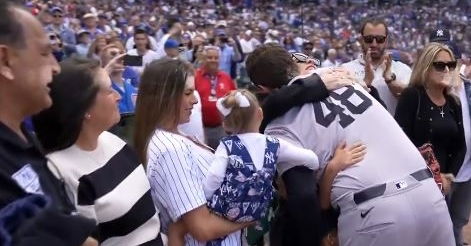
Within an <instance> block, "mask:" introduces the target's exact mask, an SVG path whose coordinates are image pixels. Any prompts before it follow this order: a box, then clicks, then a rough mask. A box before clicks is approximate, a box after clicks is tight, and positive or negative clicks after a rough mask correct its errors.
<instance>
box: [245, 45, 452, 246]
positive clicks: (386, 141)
mask: <svg viewBox="0 0 471 246" xmlns="http://www.w3.org/2000/svg"><path fill="white" fill-rule="evenodd" d="M270 49H277V48H273V46H261V47H259V48H257V49H256V50H255V51H254V53H253V54H252V56H253V57H252V61H251V64H250V66H251V67H252V69H253V68H256V67H257V64H260V66H261V67H263V66H264V65H265V64H266V63H270V61H269V58H270V57H269V56H267V55H266V54H268V52H270V51H271V50H270ZM272 51H274V50H272ZM272 53H273V52H272ZM278 53H279V51H278ZM278 55H279V57H278V59H283V58H282V57H280V54H278ZM289 55H290V54H289V53H286V56H289ZM270 64H271V63H270ZM271 66H272V70H273V71H280V70H281V69H283V67H280V68H278V67H273V64H271ZM264 73H269V71H266V70H265V71H264ZM291 73H292V71H291ZM268 76H269V75H268ZM251 78H252V80H253V82H254V83H255V84H258V85H260V86H263V87H269V86H270V84H269V81H268V83H267V80H263V78H262V77H260V76H251ZM254 78H255V79H254ZM257 80H258V81H257ZM273 88H275V87H273ZM265 133H267V134H270V135H274V136H277V137H281V138H284V139H286V140H288V141H291V142H292V143H295V144H298V145H299V146H302V147H304V148H307V149H311V150H313V151H314V152H315V153H316V154H317V155H318V157H319V164H320V165H321V167H325V166H326V164H327V163H328V161H329V160H330V158H331V157H332V155H333V153H334V150H335V148H336V146H338V145H339V144H340V143H341V142H342V141H346V142H347V144H348V145H351V144H354V143H356V142H362V143H363V144H365V145H366V146H367V149H368V151H367V154H366V156H365V158H364V160H363V161H361V162H360V163H358V164H356V165H353V166H351V167H349V168H347V169H345V170H343V171H341V172H340V173H339V174H338V175H337V177H336V178H335V180H334V183H333V185H332V193H331V204H332V206H333V207H334V208H338V209H340V216H339V221H338V232H339V233H338V235H339V241H340V245H352V246H367V245H381V246H389V245H391V246H392V245H404V246H421V245H424V246H425V245H427V246H435V245H436V246H448V245H450V246H451V245H454V244H455V242H454V237H453V231H452V224H451V220H450V216H449V214H448V209H447V206H446V203H445V200H444V197H443V195H442V194H441V192H440V190H439V189H438V187H437V185H436V183H435V182H434V180H433V179H432V178H431V177H432V175H431V173H430V171H429V170H428V169H427V167H426V164H425V161H424V159H423V158H422V156H421V155H420V153H419V152H418V150H417V149H416V148H415V146H414V145H413V144H412V143H411V142H410V140H409V139H408V138H407V136H406V135H405V134H404V133H403V131H402V129H401V128H400V127H399V126H398V125H397V123H396V122H395V120H394V119H393V118H392V116H391V115H390V114H389V113H388V111H386V110H385V109H384V107H382V106H381V105H380V104H379V103H378V102H377V101H376V100H374V99H373V97H371V96H370V95H369V93H368V92H366V91H365V90H364V88H363V87H362V86H360V85H352V86H346V87H343V88H340V89H337V90H335V91H333V92H331V93H330V96H329V97H328V98H327V99H325V100H323V101H321V102H317V103H308V104H304V105H303V106H300V107H294V108H292V109H291V110H289V111H288V112H287V113H286V114H284V115H283V116H281V117H279V118H276V119H275V120H273V121H272V122H271V123H269V124H268V126H267V128H266V130H265ZM322 172H323V171H322V170H321V171H319V173H318V175H319V176H321V175H322Z"/></svg>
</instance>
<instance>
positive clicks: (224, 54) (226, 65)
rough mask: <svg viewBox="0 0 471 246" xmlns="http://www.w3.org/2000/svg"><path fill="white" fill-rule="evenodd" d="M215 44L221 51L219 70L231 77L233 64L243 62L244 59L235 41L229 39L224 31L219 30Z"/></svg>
mask: <svg viewBox="0 0 471 246" xmlns="http://www.w3.org/2000/svg"><path fill="white" fill-rule="evenodd" d="M214 44H215V45H216V46H218V47H219V50H220V56H219V69H220V70H222V71H224V72H225V73H227V74H229V75H231V74H232V73H231V71H232V69H231V67H232V63H233V62H241V59H242V56H241V54H240V52H239V49H238V48H237V47H236V43H235V41H234V39H232V38H230V37H228V36H227V35H226V32H225V31H224V30H217V33H216V37H215V43H214ZM233 78H234V77H233Z"/></svg>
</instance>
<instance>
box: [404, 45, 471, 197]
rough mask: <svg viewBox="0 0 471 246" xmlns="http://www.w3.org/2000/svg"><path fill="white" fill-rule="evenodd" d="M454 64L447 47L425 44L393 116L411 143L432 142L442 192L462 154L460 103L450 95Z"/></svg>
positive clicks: (455, 63) (453, 80)
mask: <svg viewBox="0 0 471 246" xmlns="http://www.w3.org/2000/svg"><path fill="white" fill-rule="evenodd" d="M456 66H457V61H456V58H455V57H454V55H453V52H452V51H451V50H450V49H449V48H448V47H447V46H445V45H443V44H439V43H430V44H429V45H427V46H426V47H425V48H424V50H423V51H422V53H421V54H420V56H419V58H418V60H417V62H416V63H415V65H414V68H413V70H412V75H411V80H410V84H409V88H407V89H406V90H404V91H403V92H402V95H401V97H400V98H399V102H398V105H397V109H396V115H395V118H396V120H397V122H398V123H399V125H400V126H401V127H402V129H403V130H404V132H405V133H406V134H407V136H408V137H409V139H410V140H411V141H412V142H413V143H414V144H415V146H417V147H420V146H422V145H424V144H426V143H431V144H432V146H433V150H434V154H435V156H436V157H437V160H438V162H439V163H440V169H441V173H442V175H441V176H442V180H443V189H444V191H445V194H447V193H448V192H449V191H450V185H451V183H452V181H453V179H454V178H453V177H454V175H456V174H457V173H458V171H459V169H460V167H461V165H462V163H463V158H464V154H465V140H464V130H463V125H462V114H461V106H460V104H459V99H458V98H457V97H456V96H455V95H453V94H452V91H453V90H452V88H453V87H454V85H455V83H456V81H457V77H456V73H454V71H455V69H456Z"/></svg>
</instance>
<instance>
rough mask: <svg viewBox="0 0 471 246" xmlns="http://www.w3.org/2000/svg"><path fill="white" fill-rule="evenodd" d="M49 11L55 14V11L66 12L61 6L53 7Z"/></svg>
mask: <svg viewBox="0 0 471 246" xmlns="http://www.w3.org/2000/svg"><path fill="white" fill-rule="evenodd" d="M49 12H50V13H51V14H54V13H55V12H60V13H64V11H63V10H62V9H61V8H60V7H53V8H51V10H50V11H49Z"/></svg>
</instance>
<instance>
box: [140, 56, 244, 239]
mask: <svg viewBox="0 0 471 246" xmlns="http://www.w3.org/2000/svg"><path fill="white" fill-rule="evenodd" d="M194 90H195V82H194V70H193V67H192V66H191V64H189V63H187V62H185V61H182V60H172V59H169V58H162V59H159V60H156V61H153V62H151V63H150V64H149V65H147V67H146V68H145V70H144V73H143V74H142V77H141V83H140V85H139V96H138V98H137V103H136V121H135V133H134V134H135V139H134V140H135V141H134V143H135V147H136V150H137V151H138V156H139V158H140V160H141V161H142V162H143V163H144V164H145V165H146V169H147V177H148V178H149V181H150V183H151V187H152V196H153V198H154V202H155V203H156V205H157V207H158V208H159V210H160V211H161V213H162V217H161V218H162V225H163V228H164V231H167V230H168V226H169V225H170V224H171V223H172V222H179V223H181V224H183V225H184V227H185V228H186V229H187V230H188V232H189V233H188V234H187V235H186V236H185V244H186V245H205V242H206V241H210V240H213V239H216V238H220V237H223V236H226V235H228V236H227V237H226V239H225V240H224V241H223V243H222V245H228V246H238V245H241V234H240V229H242V228H244V227H246V226H248V224H247V223H233V222H230V221H228V220H225V219H223V218H221V217H219V216H217V215H215V214H213V213H210V211H209V209H208V208H207V207H206V198H205V195H204V190H203V181H204V179H205V177H206V176H207V175H208V174H209V167H210V163H211V162H212V161H213V160H214V154H213V150H212V149H211V148H209V147H207V146H206V145H204V144H202V143H200V142H198V141H196V140H195V139H192V138H190V137H187V136H185V135H183V134H182V133H180V132H179V131H178V125H179V124H182V123H186V122H188V121H189V120H190V115H191V111H192V108H193V105H194V104H196V103H197V100H196V97H195V95H194V93H193V92H194Z"/></svg>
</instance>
